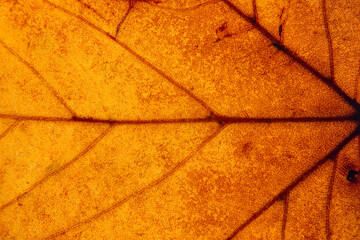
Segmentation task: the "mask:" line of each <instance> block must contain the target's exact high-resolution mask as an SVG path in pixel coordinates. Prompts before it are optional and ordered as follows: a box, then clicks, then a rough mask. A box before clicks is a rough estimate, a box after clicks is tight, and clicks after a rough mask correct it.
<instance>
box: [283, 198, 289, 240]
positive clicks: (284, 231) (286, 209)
mask: <svg viewBox="0 0 360 240" xmlns="http://www.w3.org/2000/svg"><path fill="white" fill-rule="evenodd" d="M284 197H285V199H284V201H285V203H284V214H283V219H282V225H281V240H285V233H286V222H287V216H288V211H289V193H288V192H287V193H285V196H284Z"/></svg>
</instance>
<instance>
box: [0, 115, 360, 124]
mask: <svg viewBox="0 0 360 240" xmlns="http://www.w3.org/2000/svg"><path fill="white" fill-rule="evenodd" d="M1 118H8V119H16V120H21V121H44V122H84V123H108V124H119V125H141V124H166V123H197V122H223V123H287V122H344V121H351V122H359V121H360V119H359V116H358V115H357V114H354V115H349V116H339V117H298V118H292V117H289V118H286V117H285V118H242V117H226V116H217V115H210V116H209V117H205V118H179V119H148V120H117V119H97V118H58V117H39V116H22V115H8V114H0V119H1Z"/></svg>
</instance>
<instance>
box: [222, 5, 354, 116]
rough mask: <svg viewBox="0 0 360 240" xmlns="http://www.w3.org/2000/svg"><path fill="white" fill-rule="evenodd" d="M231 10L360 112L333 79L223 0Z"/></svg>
mask: <svg viewBox="0 0 360 240" xmlns="http://www.w3.org/2000/svg"><path fill="white" fill-rule="evenodd" d="M222 1H223V2H224V3H225V4H226V5H228V7H229V8H230V9H232V10H233V11H234V12H236V13H237V14H238V15H239V16H240V17H242V18H243V19H244V20H245V21H247V22H248V23H250V24H252V25H253V26H254V27H255V28H256V29H257V30H258V31H260V32H261V33H262V35H263V36H264V37H266V38H268V39H269V40H270V41H271V42H272V43H274V44H276V45H278V46H279V47H280V49H281V50H282V51H283V52H284V53H285V54H287V55H288V56H289V57H291V58H293V59H294V61H296V62H297V63H298V64H300V65H301V66H302V67H304V68H305V69H306V70H307V71H309V72H310V73H312V74H313V75H314V76H316V77H317V78H318V79H319V80H320V81H322V82H323V83H324V84H326V85H327V86H328V87H329V88H331V89H332V90H333V91H334V92H336V93H337V94H338V95H339V96H341V97H342V98H343V99H344V100H345V102H347V103H348V104H349V105H350V106H352V107H353V108H354V109H356V110H357V111H360V105H359V104H358V103H357V102H356V101H355V100H354V99H352V98H351V97H349V96H348V95H347V94H346V93H345V92H344V91H343V90H342V89H341V88H340V87H339V86H338V85H336V84H335V82H334V81H332V79H329V78H328V77H325V76H324V75H323V74H321V73H320V72H319V71H317V70H316V69H315V68H314V67H312V66H311V65H310V64H309V63H307V62H306V61H304V60H303V59H302V58H300V57H299V56H298V55H297V54H296V53H295V52H293V51H292V50H290V49H289V48H287V47H286V46H285V45H283V44H282V43H281V42H280V41H279V40H277V39H276V38H275V37H274V36H273V35H272V34H271V33H270V32H269V31H268V30H266V29H265V28H264V27H262V26H261V25H259V24H258V23H257V22H256V21H254V20H253V19H251V18H249V17H248V16H246V15H245V14H244V13H243V12H242V11H241V10H239V9H238V8H237V7H236V6H235V5H234V4H233V3H232V2H230V1H229V0H222Z"/></svg>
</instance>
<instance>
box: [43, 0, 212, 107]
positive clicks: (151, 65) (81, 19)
mask: <svg viewBox="0 0 360 240" xmlns="http://www.w3.org/2000/svg"><path fill="white" fill-rule="evenodd" d="M43 2H45V3H46V4H48V5H50V6H52V7H54V8H56V9H58V10H60V11H62V12H64V13H66V14H68V15H70V16H72V17H75V18H77V19H79V20H80V21H82V22H83V23H85V24H86V25H88V26H89V27H91V28H93V29H94V30H96V31H98V32H100V33H101V34H103V35H104V36H105V37H107V38H109V39H111V40H112V41H114V42H115V43H116V44H118V45H119V46H120V47H122V48H123V49H125V50H126V51H128V52H129V53H131V54H132V55H133V56H134V57H136V58H137V59H138V60H140V61H141V62H142V63H143V64H145V65H146V66H148V67H149V68H151V69H152V70H154V71H155V72H156V73H158V74H159V75H160V76H162V77H163V78H165V79H166V80H167V81H168V82H170V83H171V84H173V85H174V86H176V87H177V88H178V89H180V90H182V91H183V92H185V93H186V94H187V95H188V96H189V97H191V98H192V99H194V100H195V101H197V102H198V103H199V104H200V105H202V106H203V107H204V108H205V109H207V110H208V111H209V112H210V113H213V114H215V111H214V110H213V109H211V108H210V107H209V106H208V105H207V104H206V103H205V102H204V101H203V100H201V99H200V98H199V97H197V96H196V95H195V94H194V93H192V92H191V91H190V90H188V89H187V88H185V87H184V86H182V85H180V84H179V83H178V82H176V81H175V80H174V79H172V78H171V77H170V76H168V75H166V74H165V73H164V72H162V71H161V70H160V69H158V68H157V67H155V66H154V65H153V64H151V63H150V62H149V61H147V60H146V59H145V58H143V57H142V56H140V55H139V54H138V53H136V52H135V51H134V50H133V49H131V48H130V47H129V46H127V45H126V44H125V43H122V42H120V41H118V40H116V38H115V37H114V36H112V35H111V34H109V33H108V32H106V31H104V30H103V29H101V28H99V27H97V26H96V25H94V24H93V23H91V22H90V21H88V20H87V19H85V18H83V17H82V16H80V15H77V14H75V13H73V12H71V11H69V10H67V9H65V8H63V7H60V6H58V5H56V4H54V3H52V2H50V1H48V0H43Z"/></svg>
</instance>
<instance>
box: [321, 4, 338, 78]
mask: <svg viewBox="0 0 360 240" xmlns="http://www.w3.org/2000/svg"><path fill="white" fill-rule="evenodd" d="M322 13H323V20H324V26H325V32H326V38H327V40H328V48H329V61H330V74H331V79H332V81H335V72H334V56H333V55H334V53H333V46H332V39H331V34H330V31H329V21H328V17H327V12H326V0H322Z"/></svg>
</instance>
